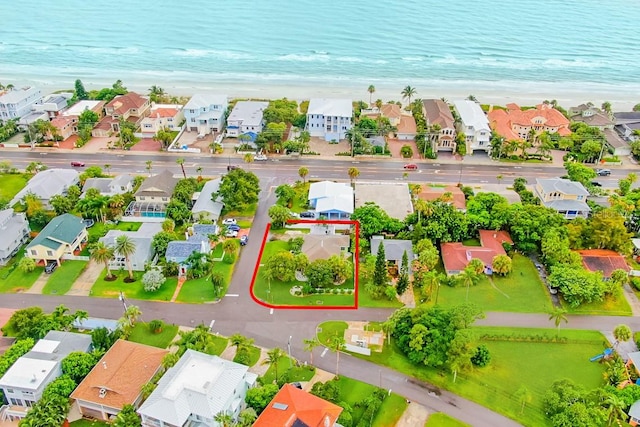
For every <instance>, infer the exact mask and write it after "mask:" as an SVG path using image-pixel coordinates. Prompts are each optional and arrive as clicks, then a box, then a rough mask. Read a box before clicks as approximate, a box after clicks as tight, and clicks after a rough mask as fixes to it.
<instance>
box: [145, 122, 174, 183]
mask: <svg viewBox="0 0 640 427" xmlns="http://www.w3.org/2000/svg"><path fill="white" fill-rule="evenodd" d="M173 135H174V134H173V132H171V131H170V130H169V129H167V128H162V129H158V131H157V132H156V134H155V135H153V140H154V141H157V142H159V143H160V145H161V146H162V148H163V149H167V148H168V147H169V146H170V145H171V143H172V142H173V137H174V136H173ZM149 173H151V171H150V169H149Z"/></svg>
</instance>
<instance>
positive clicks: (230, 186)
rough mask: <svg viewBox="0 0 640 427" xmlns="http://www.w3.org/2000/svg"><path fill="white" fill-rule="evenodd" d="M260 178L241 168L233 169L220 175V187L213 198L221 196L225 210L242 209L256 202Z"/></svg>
mask: <svg viewBox="0 0 640 427" xmlns="http://www.w3.org/2000/svg"><path fill="white" fill-rule="evenodd" d="M259 192H260V180H259V179H258V177H257V176H256V175H255V174H254V173H252V172H248V171H245V170H243V169H235V170H232V171H230V172H229V173H227V174H226V175H224V176H223V177H222V182H221V183H220V189H219V190H218V193H217V194H214V195H213V198H214V200H215V198H217V196H220V197H222V199H223V201H224V209H225V211H227V212H229V211H234V210H242V209H243V208H244V207H246V206H248V205H252V204H254V203H257V202H258V193H259Z"/></svg>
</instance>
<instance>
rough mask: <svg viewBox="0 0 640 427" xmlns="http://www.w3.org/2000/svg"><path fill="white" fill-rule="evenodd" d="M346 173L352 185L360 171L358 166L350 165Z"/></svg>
mask: <svg viewBox="0 0 640 427" xmlns="http://www.w3.org/2000/svg"><path fill="white" fill-rule="evenodd" d="M347 175H349V179H350V180H351V185H353V182H354V181H355V179H356V178H357V177H359V176H360V171H359V170H358V168H356V167H353V166H352V167H350V168H349V170H347Z"/></svg>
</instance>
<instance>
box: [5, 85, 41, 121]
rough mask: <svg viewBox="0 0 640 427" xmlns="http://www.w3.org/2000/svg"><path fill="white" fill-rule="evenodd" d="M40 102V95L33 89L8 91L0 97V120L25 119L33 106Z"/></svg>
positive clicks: (38, 91) (38, 90)
mask: <svg viewBox="0 0 640 427" xmlns="http://www.w3.org/2000/svg"><path fill="white" fill-rule="evenodd" d="M0 93H1V92H0ZM41 102H42V93H41V92H40V89H37V88H35V87H26V88H23V89H14V90H10V91H8V92H6V93H4V94H2V95H0V120H2V121H6V120H11V119H17V118H21V117H25V116H27V115H29V114H30V113H31V111H32V110H33V106H34V104H39V103H41Z"/></svg>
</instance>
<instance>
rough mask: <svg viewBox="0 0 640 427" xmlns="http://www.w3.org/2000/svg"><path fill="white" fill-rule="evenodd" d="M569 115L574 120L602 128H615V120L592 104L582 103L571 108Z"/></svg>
mask: <svg viewBox="0 0 640 427" xmlns="http://www.w3.org/2000/svg"><path fill="white" fill-rule="evenodd" d="M569 117H570V118H571V120H572V121H574V122H581V123H585V124H587V125H589V126H591V127H595V128H598V129H600V130H605V129H613V126H614V124H615V123H614V121H613V120H611V117H609V115H608V114H607V113H605V112H604V111H602V110H601V109H599V108H597V107H594V106H593V105H590V104H580V105H578V106H577V107H571V108H570V109H569Z"/></svg>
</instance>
